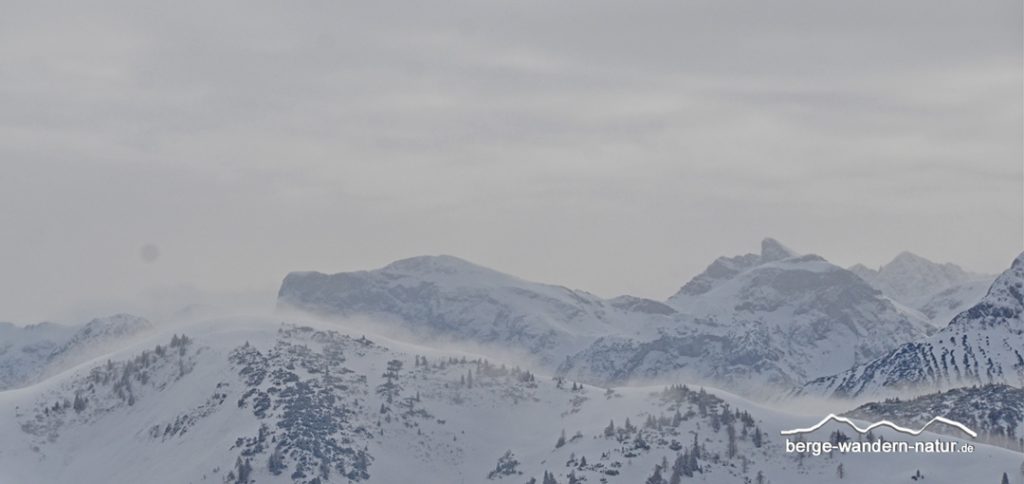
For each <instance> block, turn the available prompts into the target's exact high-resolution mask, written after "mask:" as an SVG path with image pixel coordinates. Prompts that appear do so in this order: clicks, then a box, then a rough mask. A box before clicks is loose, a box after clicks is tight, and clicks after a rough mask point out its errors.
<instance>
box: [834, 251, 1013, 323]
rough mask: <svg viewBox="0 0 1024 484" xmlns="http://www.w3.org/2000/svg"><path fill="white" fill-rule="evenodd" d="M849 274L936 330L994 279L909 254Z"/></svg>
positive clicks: (971, 302)
mask: <svg viewBox="0 0 1024 484" xmlns="http://www.w3.org/2000/svg"><path fill="white" fill-rule="evenodd" d="M850 271H851V272H853V273H855V274H857V275H858V276H860V277H861V278H862V279H864V280H865V281H867V282H868V284H871V286H872V287H874V288H876V289H878V290H880V291H882V292H883V293H884V294H885V295H886V296H889V297H891V298H892V299H894V300H896V301H899V302H900V303H902V304H904V305H906V306H908V307H911V308H914V309H917V310H919V311H921V312H922V313H924V314H925V315H926V316H927V317H928V318H929V319H930V320H931V321H932V322H933V323H934V324H935V325H936V326H939V327H942V326H945V325H946V323H948V322H949V320H950V319H952V318H953V316H956V315H957V314H959V313H960V312H961V311H963V310H965V309H967V308H969V307H971V306H973V305H974V304H975V303H977V302H978V301H979V300H980V299H981V297H982V296H984V295H985V291H986V290H987V289H988V287H989V286H990V285H991V284H992V281H993V280H994V279H995V276H991V275H985V274H976V273H973V272H968V271H965V270H964V269H962V268H961V267H960V266H958V265H956V264H952V263H945V264H939V263H936V262H932V261H930V260H928V259H925V258H924V257H921V256H918V255H915V254H912V253H910V252H901V253H900V254H899V255H897V256H896V257H895V258H894V259H893V260H892V261H890V262H889V263H888V264H885V265H883V266H881V267H879V268H878V269H877V270H875V269H870V268H868V267H865V266H864V265H862V264H857V265H854V266H853V267H850Z"/></svg>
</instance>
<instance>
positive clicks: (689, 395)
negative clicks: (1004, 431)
mask: <svg viewBox="0 0 1024 484" xmlns="http://www.w3.org/2000/svg"><path fill="white" fill-rule="evenodd" d="M317 328H319V329H317ZM335 329H338V330H339V331H329V330H326V327H323V326H317V325H316V324H314V325H313V326H303V325H297V326H296V325H291V324H281V323H279V322H278V321H277V320H267V319H261V318H247V319H233V320H222V321H204V322H201V323H200V324H196V325H193V326H190V327H187V328H177V330H178V331H185V332H186V334H187V335H186V336H181V335H180V334H174V335H170V334H167V333H166V332H162V333H159V334H156V335H154V336H153V337H151V338H149V339H148V340H146V341H141V342H138V343H136V344H133V345H131V346H129V347H125V348H123V349H122V350H119V351H117V352H115V353H112V354H109V355H104V356H102V357H99V358H96V359H94V360H92V361H90V362H87V363H84V364H82V365H80V366H78V367H76V368H74V369H71V370H69V371H67V372H65V373H62V374H60V375H57V376H55V377H53V378H50V379H48V380H46V381H44V382H42V383H39V384H36V385H33V386H31V387H26V388H22V389H18V390H11V391H6V392H0V481H2V482H18V483H51V482H76V483H82V484H89V483H104V484H105V483H111V482H115V483H121V482H125V483H127V482H147V483H175V484H177V483H190V482H195V483H198V482H235V483H237V482H260V483H263V482H278V483H295V482H303V483H313V482H320V483H328V482H371V483H373V482H376V483H398V482H417V483H425V484H432V483H444V484H448V483H483V482H492V481H493V482H508V483H524V482H528V481H529V480H530V479H531V478H535V479H537V481H536V482H542V480H541V479H542V477H543V476H544V474H545V473H551V474H552V475H553V477H554V479H556V480H557V482H559V483H562V484H565V483H567V482H590V483H597V482H607V483H628V484H634V483H640V482H662V480H659V479H651V478H652V476H653V475H655V474H656V473H657V474H660V475H661V476H662V478H663V479H664V481H667V480H668V479H669V477H670V475H671V474H672V472H673V470H672V468H673V467H676V468H678V472H679V473H680V474H689V475H687V476H685V477H684V480H685V481H697V482H712V483H732V482H745V480H747V479H749V480H750V481H752V482H755V479H756V478H757V476H758V474H760V475H762V476H763V477H765V478H766V482H776V483H781V482H785V483H818V482H832V481H835V480H836V478H837V477H836V476H837V467H838V466H839V465H840V464H842V465H843V468H844V472H845V476H846V479H849V480H850V481H849V482H879V483H897V482H900V483H902V482H907V480H908V478H909V476H910V475H912V474H913V473H914V472H915V471H917V470H922V471H923V472H924V473H925V474H926V475H939V476H943V477H945V478H948V479H951V480H952V481H951V482H977V481H993V482H994V481H995V480H996V479H998V477H999V476H1000V475H1001V474H1002V473H1003V472H1007V473H1010V474H1011V475H1016V474H1015V472H1016V471H1017V468H1018V467H1019V465H1020V454H1016V453H1012V452H1009V451H1006V450H1004V449H998V448H993V447H988V446H984V445H982V446H979V448H978V450H977V452H976V453H975V454H973V455H969V456H961V455H953V456H948V455H927V454H919V455H917V454H915V455H896V456H893V455H842V454H836V455H832V456H824V455H821V456H817V457H814V456H810V455H805V456H797V455H793V454H786V453H785V452H783V449H782V446H783V443H784V439H783V438H781V437H780V436H779V431H780V430H782V429H785V428H793V427H795V426H800V425H807V424H809V423H812V422H814V421H816V420H817V419H818V418H820V416H818V415H791V414H786V413H782V412H778V411H774V410H770V409H767V408H764V407H762V406H759V405H756V404H753V403H750V402H749V401H746V400H744V399H742V398H739V397H736V396H734V395H731V394H728V393H725V392H721V391H717V390H713V389H707V390H706V391H704V390H700V389H697V388H686V387H683V386H671V387H669V386H666V385H658V386H655V387H638V388H618V389H613V390H606V389H601V388H595V387H591V386H585V385H577V384H575V383H573V382H570V381H558V380H553V379H551V378H549V377H544V376H541V375H539V374H535V373H531V372H528V371H526V370H523V369H518V368H516V367H515V366H512V365H508V364H505V365H503V364H502V363H500V362H497V361H487V360H485V359H481V358H480V357H478V356H475V355H466V354H458V353H454V354H453V353H444V352H439V351H437V350H433V349H430V348H425V347H420V346H412V345H408V344H403V343H398V342H394V341H388V340H385V339H381V338H379V337H377V336H373V335H370V336H369V337H363V336H362V335H360V336H356V335H348V334H346V332H345V330H344V329H343V328H339V327H335ZM610 423H611V425H610ZM831 430H832V429H831V428H823V429H821V430H819V432H821V433H822V434H823V435H822V436H821V438H823V439H827V438H828V437H827V436H828V432H830V431H831ZM847 431H848V429H847ZM563 435H564V442H563V439H562V436H563ZM730 435H732V437H730ZM932 438H934V437H933V436H932V435H930V434H925V435H923V436H922V437H920V439H922V440H928V439H932ZM730 441H732V442H733V445H730ZM97 443H101V444H102V445H97ZM695 443H696V444H695ZM506 453H508V454H506ZM503 457H504V458H503ZM676 462H679V465H678V466H676V465H675V464H676ZM663 463H667V464H668V465H667V467H668V468H667V469H663V470H659V471H656V466H661V465H662V464H663ZM574 479H575V481H573V480H574ZM583 479H585V480H583Z"/></svg>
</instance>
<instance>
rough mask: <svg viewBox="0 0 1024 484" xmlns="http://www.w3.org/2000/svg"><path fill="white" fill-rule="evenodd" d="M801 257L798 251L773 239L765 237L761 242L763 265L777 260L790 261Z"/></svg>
mask: <svg viewBox="0 0 1024 484" xmlns="http://www.w3.org/2000/svg"><path fill="white" fill-rule="evenodd" d="M797 255H799V254H798V253H797V252H796V251H794V250H792V249H790V248H788V247H786V246H785V245H782V244H781V243H780V242H779V241H778V240H775V239H773V238H771V237H765V238H764V240H762V241H761V263H762V264H763V263H766V262H774V261H777V260H782V259H788V258H790V257H795V256H797Z"/></svg>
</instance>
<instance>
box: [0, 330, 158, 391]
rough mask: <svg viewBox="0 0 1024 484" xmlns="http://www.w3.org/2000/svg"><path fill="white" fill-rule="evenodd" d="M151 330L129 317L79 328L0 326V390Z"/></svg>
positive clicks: (66, 366) (110, 347) (40, 377)
mask: <svg viewBox="0 0 1024 484" xmlns="http://www.w3.org/2000/svg"><path fill="white" fill-rule="evenodd" d="M152 328H153V325H152V324H151V323H150V322H149V321H147V320H145V319H142V318H139V317H137V316H132V315H129V314H115V315H113V316H108V317H104V318H96V319H93V320H92V321H89V322H88V323H85V324H82V325H80V326H63V325H59V324H54V323H39V324H32V325H28V326H23V327H22V326H15V325H13V324H10V323H0V390H3V389H8V388H17V387H19V386H23V385H28V384H31V383H33V382H35V381H38V380H40V379H42V378H44V377H46V376H49V375H51V374H54V373H56V372H59V371H61V370H63V369H66V368H69V367H70V366H73V365H75V364H77V363H80V362H82V361H84V360H86V359H88V358H89V357H90V356H93V355H96V354H100V353H104V352H106V351H109V350H111V349H113V348H114V347H116V346H117V345H118V344H120V343H123V342H124V340H126V339H130V338H132V337H135V336H137V335H140V334H143V333H145V332H147V331H149V330H151V329H152Z"/></svg>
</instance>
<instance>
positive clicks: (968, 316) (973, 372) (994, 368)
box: [803, 254, 1024, 397]
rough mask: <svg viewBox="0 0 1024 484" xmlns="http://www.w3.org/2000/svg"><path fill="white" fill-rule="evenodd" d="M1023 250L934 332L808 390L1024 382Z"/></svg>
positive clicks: (885, 391)
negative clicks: (982, 292)
mask: <svg viewBox="0 0 1024 484" xmlns="http://www.w3.org/2000/svg"><path fill="white" fill-rule="evenodd" d="M1022 294H1024V254H1021V255H1020V256H1018V257H1017V258H1016V259H1015V260H1014V261H1013V264H1012V265H1011V267H1010V268H1009V269H1007V270H1006V271H1005V272H1003V273H1002V274H1001V275H1000V276H999V277H998V278H996V280H995V282H993V283H992V286H991V288H989V290H988V293H987V294H986V295H985V297H984V298H982V300H981V301H980V302H979V303H978V304H976V305H974V306H973V307H971V308H970V309H968V310H966V311H964V312H962V313H960V314H959V315H957V316H956V318H954V319H953V320H952V321H951V322H950V323H949V326H947V327H945V328H943V329H942V330H940V331H939V332H938V333H936V334H935V335H932V336H931V337H928V338H925V339H922V340H920V341H916V342H912V343H907V344H905V345H902V346H900V347H899V348H896V349H894V350H892V351H891V352H889V353H888V354H886V355H884V356H882V357H881V358H878V359H876V360H874V361H871V362H868V363H865V364H863V365H860V366H857V367H855V368H852V369H850V370H847V371H844V372H841V373H839V374H836V375H832V376H828V377H823V378H819V379H816V380H814V381H811V382H810V383H808V384H807V385H805V386H804V389H803V393H806V394H812V395H828V396H839V397H859V396H870V397H881V396H889V395H901V394H906V393H915V392H918V393H919V392H928V391H935V390H943V389H948V388H956V387H961V386H970V385H980V384H988V383H1005V384H1009V385H1012V386H1016V387H1024V319H1022V314H1024V296H1022Z"/></svg>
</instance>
